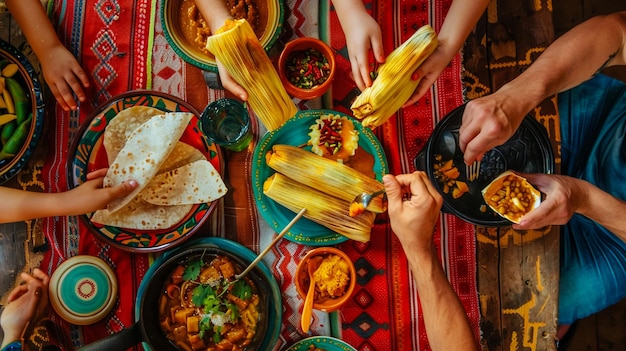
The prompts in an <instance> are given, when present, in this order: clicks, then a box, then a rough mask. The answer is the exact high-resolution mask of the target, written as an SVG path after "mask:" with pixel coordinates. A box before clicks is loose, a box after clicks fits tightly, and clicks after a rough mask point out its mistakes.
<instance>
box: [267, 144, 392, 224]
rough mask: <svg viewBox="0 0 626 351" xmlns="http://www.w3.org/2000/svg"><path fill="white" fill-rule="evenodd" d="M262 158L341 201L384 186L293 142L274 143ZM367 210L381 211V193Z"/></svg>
mask: <svg viewBox="0 0 626 351" xmlns="http://www.w3.org/2000/svg"><path fill="white" fill-rule="evenodd" d="M265 162H266V163H267V165H268V166H269V167H271V168H272V169H274V170H275V171H277V172H279V173H282V174H284V175H286V176H287V177H289V178H291V179H293V180H295V181H297V182H300V183H302V184H305V185H307V186H310V187H313V188H315V189H318V190H320V191H321V192H323V193H326V194H328V195H330V196H332V197H336V198H339V199H342V200H343V201H348V202H351V201H352V200H354V198H355V197H356V196H357V195H359V194H361V193H363V192H367V193H370V194H371V193H374V192H376V191H378V190H382V189H383V188H384V186H383V184H382V183H381V182H379V181H377V180H376V179H373V178H370V177H368V176H366V175H364V174H363V173H361V172H359V171H357V170H355V169H353V168H351V167H349V166H346V165H344V164H342V163H339V162H337V161H333V160H330V159H327V158H325V157H322V156H319V155H316V154H314V153H312V152H309V151H307V150H303V149H301V148H299V147H297V146H292V145H284V144H276V145H274V146H273V147H272V150H271V151H269V152H267V154H266V155H265ZM367 210H369V211H372V212H375V213H381V212H384V211H385V210H386V207H385V203H384V201H383V198H382V196H378V197H375V198H374V199H373V200H372V202H371V204H370V205H369V206H368V207H367ZM346 213H348V210H347V209H346Z"/></svg>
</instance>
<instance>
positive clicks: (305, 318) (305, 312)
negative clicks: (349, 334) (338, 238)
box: [300, 256, 322, 333]
mask: <svg viewBox="0 0 626 351" xmlns="http://www.w3.org/2000/svg"><path fill="white" fill-rule="evenodd" d="M321 261H322V257H321V256H316V257H311V259H310V260H309V263H308V264H307V272H308V273H309V290H308V291H307V293H306V298H305V299H304V307H303V308H302V317H301V319H300V326H301V327H302V331H303V332H305V333H308V332H309V327H310V326H311V313H312V312H313V298H314V296H315V277H314V273H315V270H316V269H317V268H318V267H319V266H320V263H321Z"/></svg>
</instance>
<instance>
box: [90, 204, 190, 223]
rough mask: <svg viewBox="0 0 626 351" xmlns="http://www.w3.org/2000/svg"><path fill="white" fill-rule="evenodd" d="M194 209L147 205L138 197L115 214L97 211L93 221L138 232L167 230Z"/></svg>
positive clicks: (107, 211)
mask: <svg viewBox="0 0 626 351" xmlns="http://www.w3.org/2000/svg"><path fill="white" fill-rule="evenodd" d="M192 207H193V205H180V206H158V205H153V204H150V203H147V202H145V201H143V200H142V199H141V198H139V197H138V196H137V197H135V198H134V199H132V200H131V201H130V202H129V203H127V204H126V205H125V206H124V207H122V208H121V209H119V210H117V211H115V212H111V211H109V210H98V211H96V212H95V213H94V214H93V216H92V217H91V221H92V222H94V223H100V224H103V225H109V226H114V227H120V228H128V229H137V230H159V229H167V228H171V227H173V226H174V225H176V224H177V223H179V222H180V221H182V220H183V219H184V218H185V216H186V215H187V214H188V213H189V211H191V209H192Z"/></svg>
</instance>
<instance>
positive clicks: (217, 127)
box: [201, 98, 252, 151]
mask: <svg viewBox="0 0 626 351" xmlns="http://www.w3.org/2000/svg"><path fill="white" fill-rule="evenodd" d="M201 124H202V131H203V132H204V134H205V135H206V136H207V138H209V139H210V140H212V141H213V142H214V143H216V144H218V145H220V146H223V147H225V148H227V149H229V150H233V151H241V150H243V149H245V148H246V147H247V146H248V145H249V144H250V141H252V128H251V126H250V115H249V114H248V109H247V108H246V105H245V104H244V103H242V102H241V101H238V100H235V99H230V98H223V99H219V100H215V101H213V102H211V103H210V104H209V105H208V106H207V107H206V108H205V109H204V111H203V112H202V115H201Z"/></svg>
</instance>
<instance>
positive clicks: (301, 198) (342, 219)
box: [263, 173, 376, 242]
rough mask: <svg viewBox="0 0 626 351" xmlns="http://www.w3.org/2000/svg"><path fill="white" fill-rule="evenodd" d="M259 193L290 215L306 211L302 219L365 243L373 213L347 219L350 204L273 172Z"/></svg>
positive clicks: (366, 212) (364, 213)
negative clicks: (286, 210)
mask: <svg viewBox="0 0 626 351" xmlns="http://www.w3.org/2000/svg"><path fill="white" fill-rule="evenodd" d="M263 194H265V196H267V197H269V198H270V199H272V200H274V201H276V202H277V203H279V204H280V205H282V206H285V207H286V208H288V209H289V210H291V211H293V212H296V213H297V212H299V211H300V210H301V209H303V208H306V211H305V212H304V217H305V218H308V219H310V220H311V221H313V222H315V223H318V224H320V225H322V226H324V227H326V228H328V229H330V230H332V231H334V232H336V233H339V234H341V235H344V236H346V237H347V238H349V239H352V240H356V241H360V242H368V241H369V240H370V233H371V230H372V225H373V224H374V219H375V217H376V214H375V213H372V212H370V211H365V212H363V213H361V214H360V215H358V216H356V217H350V215H349V208H350V202H349V201H344V200H341V199H338V198H336V197H333V196H329V195H328V194H325V193H323V192H321V191H319V190H317V189H314V188H311V187H309V186H306V185H304V184H302V183H299V182H297V181H295V180H293V179H290V178H289V177H287V176H285V175H283V174H280V173H274V174H273V175H271V176H270V177H268V178H267V180H265V182H264V183H263Z"/></svg>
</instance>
